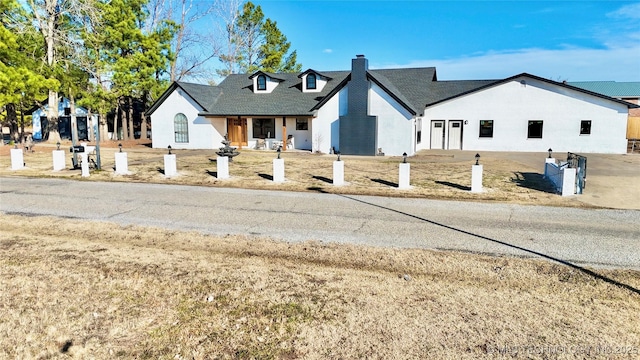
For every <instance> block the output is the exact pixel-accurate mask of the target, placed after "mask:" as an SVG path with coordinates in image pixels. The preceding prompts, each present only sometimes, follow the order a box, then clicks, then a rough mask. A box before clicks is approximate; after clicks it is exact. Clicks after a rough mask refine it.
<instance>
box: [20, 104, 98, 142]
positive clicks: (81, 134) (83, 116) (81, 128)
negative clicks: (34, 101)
mask: <svg viewBox="0 0 640 360" xmlns="http://www.w3.org/2000/svg"><path fill="white" fill-rule="evenodd" d="M48 108H49V104H48V103H46V104H44V108H37V109H35V110H34V111H33V112H32V113H31V119H32V127H33V138H34V139H35V140H44V139H46V138H47V137H48V135H49V134H48V132H47V131H48V130H47V126H48V121H47V110H48ZM75 115H76V127H77V130H78V139H79V140H93V134H95V128H96V126H97V124H98V116H97V115H92V116H91V117H90V118H89V117H88V111H87V109H85V108H83V107H82V106H77V105H76V106H75ZM92 127H93V128H94V131H93V132H91V131H90V129H91V128H92ZM58 132H59V133H60V137H61V138H62V139H71V103H70V101H69V99H67V98H62V99H61V100H60V101H58Z"/></svg>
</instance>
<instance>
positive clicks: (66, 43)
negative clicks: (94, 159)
mask: <svg viewBox="0 0 640 360" xmlns="http://www.w3.org/2000/svg"><path fill="white" fill-rule="evenodd" d="M26 5H27V6H28V11H29V13H30V14H31V15H32V16H33V18H34V23H35V26H36V27H37V28H38V30H39V31H40V33H42V36H43V37H44V41H45V47H46V56H45V59H44V61H43V62H44V64H45V65H46V67H47V68H48V69H49V71H51V72H52V73H55V71H56V70H57V69H59V66H60V64H61V63H62V62H63V61H74V60H75V57H76V54H77V53H78V51H77V49H78V48H79V46H81V43H80V38H79V36H78V32H77V31H73V29H74V27H76V26H77V25H78V24H79V22H77V20H78V19H79V18H81V17H82V16H84V15H85V14H90V13H95V12H96V8H95V6H94V5H95V4H94V3H93V2H92V1H90V0H26ZM76 29H77V28H76ZM46 114H47V120H48V124H49V125H48V129H47V130H48V134H49V137H48V140H49V142H57V141H60V134H59V132H58V92H57V91H55V90H49V99H48V109H47V111H46Z"/></svg>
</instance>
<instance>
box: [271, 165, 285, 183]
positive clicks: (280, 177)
mask: <svg viewBox="0 0 640 360" xmlns="http://www.w3.org/2000/svg"><path fill="white" fill-rule="evenodd" d="M273 182H277V183H280V182H284V159H273Z"/></svg>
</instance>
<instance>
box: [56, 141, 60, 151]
mask: <svg viewBox="0 0 640 360" xmlns="http://www.w3.org/2000/svg"><path fill="white" fill-rule="evenodd" d="M56 146H57V149H56V150H60V141H58V142H57V143H56Z"/></svg>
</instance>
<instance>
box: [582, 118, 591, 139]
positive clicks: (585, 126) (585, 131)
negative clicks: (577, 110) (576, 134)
mask: <svg viewBox="0 0 640 360" xmlns="http://www.w3.org/2000/svg"><path fill="white" fill-rule="evenodd" d="M589 134H591V120H582V121H580V135H589Z"/></svg>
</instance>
